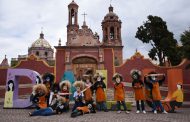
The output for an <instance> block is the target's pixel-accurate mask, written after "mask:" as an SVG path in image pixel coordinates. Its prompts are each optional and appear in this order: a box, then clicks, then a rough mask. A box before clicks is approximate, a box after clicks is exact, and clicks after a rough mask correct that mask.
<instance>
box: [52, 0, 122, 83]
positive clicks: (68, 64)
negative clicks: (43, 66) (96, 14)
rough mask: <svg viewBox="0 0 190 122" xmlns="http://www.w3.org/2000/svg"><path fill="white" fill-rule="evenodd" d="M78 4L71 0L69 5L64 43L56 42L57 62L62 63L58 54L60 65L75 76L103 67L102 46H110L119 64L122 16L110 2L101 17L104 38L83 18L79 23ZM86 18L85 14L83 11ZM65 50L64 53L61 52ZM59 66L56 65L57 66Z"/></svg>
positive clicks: (120, 60) (92, 72) (79, 76)
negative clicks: (120, 18)
mask: <svg viewBox="0 0 190 122" xmlns="http://www.w3.org/2000/svg"><path fill="white" fill-rule="evenodd" d="M78 8H79V6H78V5H77V4H76V3H75V2H74V1H72V2H71V3H70V4H69V5H68V25H67V42H66V46H61V42H59V45H58V46H55V48H56V65H59V64H61V62H60V61H61V60H59V59H60V58H62V60H64V61H63V62H62V64H61V65H65V68H64V69H65V71H67V70H72V71H73V72H74V74H75V75H76V78H77V79H78V80H80V79H81V77H82V75H83V74H86V73H91V74H92V75H93V74H94V73H95V71H96V70H102V69H104V67H105V55H106V54H105V53H104V49H106V48H110V49H113V53H114V57H113V58H114V60H115V65H117V66H118V65H120V64H122V63H123V62H122V60H123V57H122V55H123V54H122V49H123V46H122V38H121V20H119V17H118V16H117V14H115V13H114V11H113V9H114V8H113V7H112V6H111V5H110V7H109V11H108V13H107V14H106V15H105V17H104V19H103V20H102V31H103V32H102V33H103V40H102V41H101V40H99V36H98V34H97V33H93V31H92V30H91V29H90V28H89V27H88V25H87V24H86V22H85V20H84V22H83V25H82V26H81V28H80V26H79V24H78ZM84 18H85V14H84ZM63 53H64V54H63ZM58 67H59V66H56V68H58Z"/></svg>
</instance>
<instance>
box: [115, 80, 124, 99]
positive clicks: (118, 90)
mask: <svg viewBox="0 0 190 122" xmlns="http://www.w3.org/2000/svg"><path fill="white" fill-rule="evenodd" d="M114 88H115V92H114V99H115V101H124V100H125V91H124V86H123V84H122V83H119V84H118V85H117V84H115V85H114Z"/></svg>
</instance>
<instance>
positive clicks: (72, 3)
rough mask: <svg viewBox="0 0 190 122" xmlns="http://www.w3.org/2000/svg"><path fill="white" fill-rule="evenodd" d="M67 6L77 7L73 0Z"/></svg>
mask: <svg viewBox="0 0 190 122" xmlns="http://www.w3.org/2000/svg"><path fill="white" fill-rule="evenodd" d="M68 6H76V7H78V5H77V4H76V3H75V1H74V0H73V1H72V2H71V3H70V4H69V5H68Z"/></svg>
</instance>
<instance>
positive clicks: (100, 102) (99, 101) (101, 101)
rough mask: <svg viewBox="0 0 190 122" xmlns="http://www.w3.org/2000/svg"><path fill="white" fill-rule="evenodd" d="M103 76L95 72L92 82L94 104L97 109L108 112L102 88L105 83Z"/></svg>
mask: <svg viewBox="0 0 190 122" xmlns="http://www.w3.org/2000/svg"><path fill="white" fill-rule="evenodd" d="M104 79H105V78H104V77H103V76H102V75H100V74H99V73H96V74H95V76H94V80H95V84H94V90H95V93H96V105H97V109H98V110H99V111H101V110H104V112H108V110H107V106H106V95H105V92H104V89H105V88H106V85H105V83H104V81H103V80H104Z"/></svg>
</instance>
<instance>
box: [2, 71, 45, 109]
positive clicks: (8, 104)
mask: <svg viewBox="0 0 190 122" xmlns="http://www.w3.org/2000/svg"><path fill="white" fill-rule="evenodd" d="M21 76H25V77H28V78H29V79H30V80H31V82H32V84H38V83H41V81H42V80H41V78H40V74H39V73H38V72H36V71H33V70H29V69H8V70H7V80H6V92H5V100H4V108H26V107H29V106H31V105H32V103H31V102H30V99H29V98H28V99H19V98H18V91H19V77H21Z"/></svg>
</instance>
